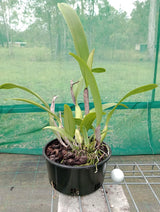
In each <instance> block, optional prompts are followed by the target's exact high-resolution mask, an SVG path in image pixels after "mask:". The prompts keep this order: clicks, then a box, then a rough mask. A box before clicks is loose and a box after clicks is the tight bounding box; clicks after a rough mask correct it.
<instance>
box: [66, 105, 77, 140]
mask: <svg viewBox="0 0 160 212" xmlns="http://www.w3.org/2000/svg"><path fill="white" fill-rule="evenodd" d="M64 129H65V131H66V132H67V133H68V134H69V135H70V136H71V137H74V132H75V121H74V118H73V114H72V110H71V108H70V107H69V106H68V105H66V104H65V105H64Z"/></svg>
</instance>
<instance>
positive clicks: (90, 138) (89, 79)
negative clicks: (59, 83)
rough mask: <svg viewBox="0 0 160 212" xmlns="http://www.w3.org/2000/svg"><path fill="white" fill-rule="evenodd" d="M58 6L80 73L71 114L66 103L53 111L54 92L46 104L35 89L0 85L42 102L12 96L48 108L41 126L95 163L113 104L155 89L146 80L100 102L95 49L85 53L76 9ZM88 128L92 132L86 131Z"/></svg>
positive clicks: (74, 90) (73, 85)
mask: <svg viewBox="0 0 160 212" xmlns="http://www.w3.org/2000/svg"><path fill="white" fill-rule="evenodd" d="M58 8H59V10H60V11H61V13H62V14H63V16H64V19H65V21H66V23H67V25H68V28H69V30H70V32H71V35H72V38H73V41H74V46H75V50H76V54H73V53H70V55H71V56H72V57H73V58H74V59H75V60H76V61H77V62H78V64H79V67H80V70H81V75H82V76H81V78H80V79H79V80H78V81H77V82H75V83H74V82H73V81H71V83H70V90H71V96H72V100H73V103H74V105H75V113H74V114H75V116H73V113H72V110H71V108H70V107H69V106H68V105H67V104H65V105H64V111H63V113H59V115H57V114H56V113H55V100H56V96H54V97H53V101H52V104H51V106H49V105H48V103H47V102H46V101H45V100H44V99H43V98H42V97H40V96H39V95H38V94H37V93H35V92H33V91H31V90H30V89H28V88H25V87H23V86H19V85H16V84H12V83H6V84H2V85H1V86H0V89H13V88H19V89H22V90H24V91H26V92H28V93H30V94H32V95H34V96H35V97H37V99H39V100H40V101H41V103H42V104H39V103H37V102H35V101H33V100H30V99H21V98H14V100H18V101H23V102H27V103H30V104H33V105H36V106H38V107H39V108H41V109H43V110H45V111H46V112H48V114H49V123H50V126H47V127H45V129H51V130H52V131H53V132H54V134H55V135H56V137H57V139H58V140H59V142H60V143H61V144H62V145H63V146H64V147H66V148H67V147H69V148H70V149H72V150H73V151H83V152H85V153H86V155H87V158H88V161H87V164H96V163H98V162H99V158H100V157H101V155H102V153H101V154H99V146H100V145H102V142H103V141H104V139H105V137H106V135H107V131H108V123H109V121H110V118H111V117H112V115H113V113H114V111H115V110H116V108H117V107H118V106H119V105H122V106H124V107H127V106H125V105H124V104H122V101H124V100H125V99H126V98H127V97H129V96H132V95H135V94H138V93H142V92H145V91H149V90H152V89H155V88H156V87H157V85H156V84H149V85H145V86H142V87H138V88H136V89H134V90H132V91H130V92H129V93H127V94H126V95H125V96H124V97H123V98H122V99H120V100H119V102H118V103H108V104H102V103H101V97H100V93H99V90H98V86H97V82H96V80H95V77H94V72H96V73H102V72H105V69H104V68H92V64H93V57H94V52H95V50H94V49H93V50H92V51H91V52H90V53H89V48H88V44H87V40H86V36H85V33H84V30H83V27H82V24H81V22H80V19H79V17H78V16H77V14H76V12H75V11H74V10H73V9H72V8H71V7H70V6H69V5H67V4H65V3H59V4H58ZM89 88H90V91H91V95H92V97H93V102H94V108H93V109H90V108H89V94H88V91H89ZM81 90H83V93H84V95H83V96H84V107H85V111H82V110H81V108H80V107H79V105H78V95H79V94H80V92H81ZM107 108H111V109H110V112H108V114H106V112H105V109H107ZM103 116H106V120H105V125H104V128H103V129H101V128H100V124H101V121H102V117H103ZM93 123H95V124H93ZM90 132H92V133H91V134H90ZM103 154H104V153H103Z"/></svg>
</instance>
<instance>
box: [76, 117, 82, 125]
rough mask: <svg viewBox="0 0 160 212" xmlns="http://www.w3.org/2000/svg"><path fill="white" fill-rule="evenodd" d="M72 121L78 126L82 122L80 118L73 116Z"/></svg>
mask: <svg viewBox="0 0 160 212" xmlns="http://www.w3.org/2000/svg"><path fill="white" fill-rule="evenodd" d="M74 121H75V125H76V126H78V127H80V125H81V122H82V119H79V118H74Z"/></svg>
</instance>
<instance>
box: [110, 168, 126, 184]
mask: <svg viewBox="0 0 160 212" xmlns="http://www.w3.org/2000/svg"><path fill="white" fill-rule="evenodd" d="M111 178H112V180H113V181H114V182H115V183H121V182H122V181H123V180H124V174H123V172H122V170H120V169H118V168H116V169H113V170H112V171H111Z"/></svg>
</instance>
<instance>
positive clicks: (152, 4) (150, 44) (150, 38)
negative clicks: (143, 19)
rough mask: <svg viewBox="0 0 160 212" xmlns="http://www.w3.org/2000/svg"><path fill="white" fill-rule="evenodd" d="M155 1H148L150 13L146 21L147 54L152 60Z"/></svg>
mask: <svg viewBox="0 0 160 212" xmlns="http://www.w3.org/2000/svg"><path fill="white" fill-rule="evenodd" d="M156 1H157V0H150V11H149V20H148V53H149V58H150V59H151V60H154V50H155V32H156Z"/></svg>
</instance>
